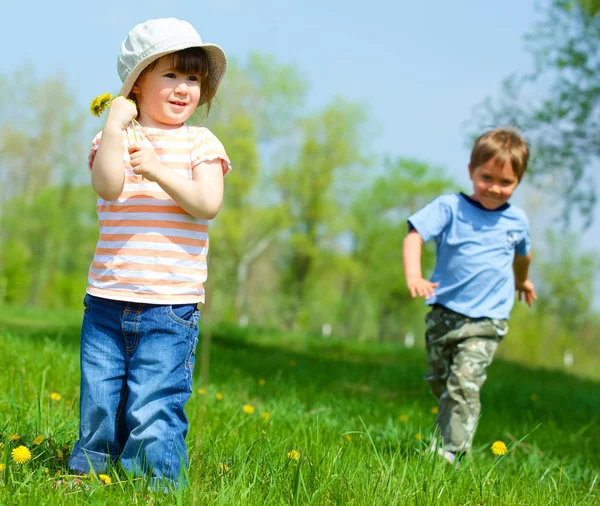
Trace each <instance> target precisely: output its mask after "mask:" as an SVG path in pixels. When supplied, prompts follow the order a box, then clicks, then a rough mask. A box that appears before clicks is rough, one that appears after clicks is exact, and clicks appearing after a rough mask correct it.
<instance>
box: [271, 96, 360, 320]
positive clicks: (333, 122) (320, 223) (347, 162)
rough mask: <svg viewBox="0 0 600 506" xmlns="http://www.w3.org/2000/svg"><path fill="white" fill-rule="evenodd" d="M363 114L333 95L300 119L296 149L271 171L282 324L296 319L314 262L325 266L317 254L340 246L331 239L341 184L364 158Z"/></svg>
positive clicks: (339, 216) (338, 227)
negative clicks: (282, 234) (278, 225)
mask: <svg viewBox="0 0 600 506" xmlns="http://www.w3.org/2000/svg"><path fill="white" fill-rule="evenodd" d="M365 118H366V115H365V112H364V111H363V109H362V108H361V107H360V106H359V105H357V104H354V103H351V102H348V101H345V100H342V99H338V100H336V101H334V102H333V103H332V104H331V105H330V106H329V107H327V108H326V109H325V110H324V111H322V112H320V113H318V114H316V115H314V116H312V117H309V118H307V119H305V120H302V121H301V122H300V124H299V131H298V137H299V138H300V146H299V150H298V151H297V153H292V154H290V157H289V160H288V161H287V163H285V165H284V166H283V168H282V169H281V170H280V171H279V173H278V174H277V175H276V178H275V184H276V186H277V188H278V190H279V192H280V195H281V200H282V201H283V202H284V204H285V208H286V210H287V214H288V218H289V223H290V227H289V230H288V235H287V236H286V239H287V245H286V248H285V252H284V253H283V258H282V264H281V268H282V286H281V289H282V291H283V292H284V293H285V294H286V296H287V298H288V302H289V307H288V310H287V318H286V319H287V326H288V327H296V326H297V324H298V316H299V311H300V308H301V307H302V306H303V304H304V303H305V301H306V299H307V286H308V280H309V279H310V277H311V276H312V275H314V274H315V272H316V271H315V268H316V267H317V265H321V266H323V267H326V266H329V268H331V263H330V262H319V256H321V255H326V256H327V257H328V259H329V260H331V259H332V258H334V257H335V252H336V251H337V250H338V249H339V248H340V245H339V243H338V242H337V239H338V236H339V234H340V233H341V232H342V231H343V228H344V227H343V222H344V219H345V211H344V209H343V207H342V205H341V202H342V201H343V200H344V193H343V189H342V186H343V181H344V180H346V181H347V180H348V179H349V178H351V177H352V170H353V169H355V168H356V167H357V166H360V165H362V164H363V162H364V157H363V154H362V148H363V143H362V142H361V130H362V127H363V125H364V122H365ZM306 319H307V320H308V319H310V318H309V317H307V318H306ZM305 323H307V322H305ZM303 326H304V325H303Z"/></svg>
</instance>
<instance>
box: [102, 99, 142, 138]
mask: <svg viewBox="0 0 600 506" xmlns="http://www.w3.org/2000/svg"><path fill="white" fill-rule="evenodd" d="M136 116H137V108H136V106H135V104H134V103H133V102H132V101H131V100H127V99H126V98H125V97H117V98H115V99H114V100H113V101H112V102H111V103H110V109H109V110H108V116H107V117H106V123H105V124H104V128H111V127H112V128H118V129H120V130H125V129H126V128H127V126H128V125H129V123H131V120H132V119H133V118H135V117H136Z"/></svg>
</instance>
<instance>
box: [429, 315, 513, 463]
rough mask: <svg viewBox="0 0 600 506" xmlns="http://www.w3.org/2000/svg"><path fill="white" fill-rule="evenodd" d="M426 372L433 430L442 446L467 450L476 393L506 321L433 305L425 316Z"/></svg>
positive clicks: (476, 416) (473, 424)
mask: <svg viewBox="0 0 600 506" xmlns="http://www.w3.org/2000/svg"><path fill="white" fill-rule="evenodd" d="M425 322H426V324H427V331H426V334H425V336H426V344H427V359H428V371H427V374H426V376H425V380H426V381H427V382H428V383H429V385H430V387H431V392H432V393H433V395H435V396H436V397H437V398H438V399H439V410H438V414H437V418H436V420H435V424H436V430H438V431H439V435H440V436H441V437H442V439H443V443H444V448H445V449H446V450H449V451H452V452H463V451H468V450H469V449H470V448H471V442H472V441H473V436H474V435H475V430H476V428H477V422H478V420H479V414H480V412H481V403H480V401H479V392H480V390H481V387H482V385H483V383H484V382H485V380H486V378H487V376H486V373H485V370H486V368H487V366H488V365H490V364H491V362H492V358H493V357H494V353H495V351H496V348H497V347H498V343H499V342H500V341H501V340H502V337H503V336H504V335H505V334H506V332H507V331H508V325H507V323H506V320H496V319H491V318H468V317H466V316H465V315H462V314H459V313H455V312H454V311H451V310H449V309H447V308H445V307H443V306H440V305H434V306H433V309H432V310H431V311H430V312H429V313H428V314H427V316H426V317H425Z"/></svg>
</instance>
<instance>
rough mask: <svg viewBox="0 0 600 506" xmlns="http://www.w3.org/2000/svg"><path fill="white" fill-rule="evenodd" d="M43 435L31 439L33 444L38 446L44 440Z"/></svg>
mask: <svg viewBox="0 0 600 506" xmlns="http://www.w3.org/2000/svg"><path fill="white" fill-rule="evenodd" d="M44 439H45V438H44V436H37V437H36V438H35V439H34V440H33V444H34V445H35V446H39V445H41V444H42V443H43V442H44Z"/></svg>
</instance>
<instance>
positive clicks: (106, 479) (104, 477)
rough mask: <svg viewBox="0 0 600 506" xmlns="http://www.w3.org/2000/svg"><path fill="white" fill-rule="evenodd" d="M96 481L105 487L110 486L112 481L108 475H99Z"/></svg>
mask: <svg viewBox="0 0 600 506" xmlns="http://www.w3.org/2000/svg"><path fill="white" fill-rule="evenodd" d="M98 479H99V480H100V481H101V482H102V483H104V484H105V485H110V484H111V483H112V480H111V479H110V476H109V475H108V474H99V475H98Z"/></svg>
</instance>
